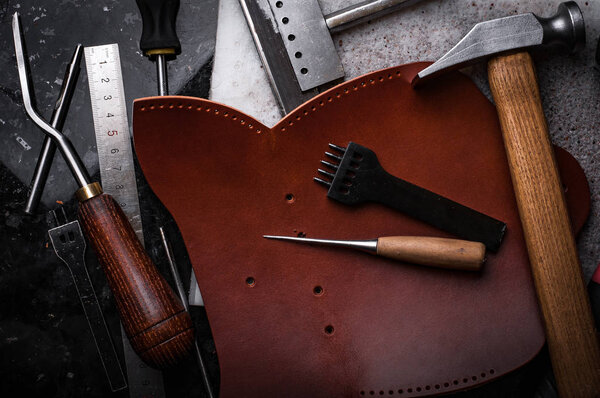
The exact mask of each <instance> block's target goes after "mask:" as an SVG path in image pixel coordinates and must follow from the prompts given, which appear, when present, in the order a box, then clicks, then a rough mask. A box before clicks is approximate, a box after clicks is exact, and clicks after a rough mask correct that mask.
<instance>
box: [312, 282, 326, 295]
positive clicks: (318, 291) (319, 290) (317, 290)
mask: <svg viewBox="0 0 600 398" xmlns="http://www.w3.org/2000/svg"><path fill="white" fill-rule="evenodd" d="M323 293H324V290H323V287H321V286H319V285H317V286H315V287H314V288H313V294H314V295H315V296H322V295H323Z"/></svg>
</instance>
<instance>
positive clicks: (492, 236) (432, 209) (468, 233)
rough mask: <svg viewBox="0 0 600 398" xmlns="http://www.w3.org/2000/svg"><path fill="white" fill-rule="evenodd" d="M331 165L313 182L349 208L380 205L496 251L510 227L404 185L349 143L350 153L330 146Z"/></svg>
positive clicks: (363, 150)
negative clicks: (360, 205) (371, 203)
mask: <svg viewBox="0 0 600 398" xmlns="http://www.w3.org/2000/svg"><path fill="white" fill-rule="evenodd" d="M329 147H330V149H331V150H332V151H333V152H335V153H332V152H325V155H326V156H327V158H329V159H331V161H333V162H334V163H332V162H331V161H329V162H328V161H325V160H322V161H321V164H322V165H324V166H325V167H326V168H328V169H329V170H325V169H318V172H319V174H320V175H321V176H322V177H323V178H318V177H315V178H314V180H315V181H316V182H318V183H320V184H323V185H325V186H327V187H328V188H329V191H328V192H327V196H328V197H329V198H331V199H335V200H337V201H339V202H342V203H344V204H347V205H355V204H360V203H364V202H377V203H381V204H383V205H386V206H388V207H391V208H393V209H396V210H398V211H400V212H402V213H405V214H407V215H409V216H411V217H413V218H416V219H418V220H420V221H423V222H425V223H427V224H429V225H432V226H434V227H436V228H439V229H441V230H443V231H445V232H448V233H450V234H453V235H456V236H458V237H459V238H462V239H466V240H471V241H476V242H481V243H483V244H484V245H485V246H486V248H487V249H488V250H491V251H493V252H496V251H497V250H498V248H499V247H500V244H501V243H502V238H503V236H504V232H505V231H506V224H505V223H503V222H502V221H499V220H496V219H494V218H492V217H490V216H487V215H485V214H483V213H480V212H478V211H476V210H473V209H471V208H468V207H466V206H463V205H461V204H460V203H457V202H454V201H452V200H450V199H448V198H445V197H443V196H440V195H438V194H436V193H434V192H431V191H428V190H427V189H424V188H421V187H419V186H417V185H414V184H411V183H410V182H408V181H404V180H401V179H400V178H397V177H394V176H393V175H391V174H389V173H388V172H386V171H385V170H384V169H383V167H381V164H380V163H379V160H378V159H377V156H376V155H375V153H374V152H373V151H372V150H370V149H369V148H366V147H364V146H361V145H358V144H356V143H353V142H350V143H349V144H348V147H347V148H343V147H340V146H337V145H334V144H329Z"/></svg>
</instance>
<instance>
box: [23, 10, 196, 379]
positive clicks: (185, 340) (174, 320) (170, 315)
mask: <svg viewBox="0 0 600 398" xmlns="http://www.w3.org/2000/svg"><path fill="white" fill-rule="evenodd" d="M12 29H13V36H14V43H15V55H16V58H17V67H18V70H19V80H20V83H21V91H22V94H23V105H24V107H25V110H26V111H27V114H28V115H29V117H30V118H31V119H32V120H33V122H34V123H35V124H36V125H37V126H38V127H40V128H41V129H42V130H43V131H44V133H46V134H47V135H48V136H49V137H50V138H51V139H52V140H53V142H54V143H55V144H56V146H57V147H58V148H59V150H60V151H61V154H62V155H63V158H64V159H65V161H66V163H67V165H68V166H69V168H70V170H71V172H72V174H73V177H74V178H75V180H76V181H77V183H78V185H79V186H80V188H79V189H78V190H77V192H76V196H77V198H78V199H79V202H80V206H79V221H80V223H81V225H82V226H83V229H84V231H85V232H86V235H87V238H88V239H89V241H90V243H91V244H92V246H93V247H94V251H95V252H96V255H97V256H98V259H99V261H100V264H101V265H102V268H103V270H104V272H105V274H106V278H107V280H108V284H109V286H110V288H111V290H112V292H113V294H114V296H115V301H116V302H117V308H118V310H119V316H120V318H121V321H122V322H123V326H124V328H125V332H126V333H127V336H128V337H129V340H130V342H131V346H132V347H133V349H134V350H135V351H136V353H137V354H138V355H139V356H140V358H142V359H143V360H144V361H145V362H146V363H147V364H148V365H150V366H153V367H157V368H162V367H166V366H171V365H174V364H176V363H177V362H179V361H180V360H181V359H182V358H183V357H185V356H187V355H188V353H189V352H190V351H191V348H192V346H193V344H194V338H193V329H192V321H191V318H190V316H189V314H188V313H187V312H186V311H185V309H184V307H183V304H182V303H181V302H180V301H179V299H178V298H177V296H176V295H175V293H174V292H173V290H172V289H171V287H170V286H169V285H168V284H167V282H166V281H165V279H164V278H163V277H162V275H161V274H160V273H159V272H158V270H157V269H156V267H155V265H154V264H153V263H152V261H151V260H150V258H149V257H148V255H147V254H146V252H145V251H144V248H143V247H142V244H141V243H140V241H139V240H138V239H137V236H136V235H135V232H134V231H133V228H132V227H131V224H129V221H128V220H127V218H126V217H125V215H124V214H123V211H122V210H121V208H120V207H119V205H118V204H117V203H116V202H115V200H114V199H113V198H112V197H111V196H109V195H107V194H104V193H103V192H102V187H101V186H100V184H99V183H97V182H92V181H91V179H90V176H89V174H88V173H87V170H86V169H85V166H84V165H83V162H82V161H81V158H80V157H79V155H78V154H77V152H76V151H75V149H74V148H73V144H72V143H71V141H70V140H69V139H68V138H67V137H66V136H64V135H63V134H62V133H61V132H59V131H57V130H56V129H55V128H53V127H52V126H50V125H49V124H48V123H47V122H46V121H45V120H44V119H43V118H42V117H41V116H40V115H39V114H38V113H37V112H36V110H35V108H34V107H33V103H32V91H33V90H32V87H31V85H30V82H29V79H28V73H27V62H26V61H25V60H26V58H25V54H24V50H23V37H22V32H21V23H20V20H19V15H18V13H15V14H14V16H13V24H12Z"/></svg>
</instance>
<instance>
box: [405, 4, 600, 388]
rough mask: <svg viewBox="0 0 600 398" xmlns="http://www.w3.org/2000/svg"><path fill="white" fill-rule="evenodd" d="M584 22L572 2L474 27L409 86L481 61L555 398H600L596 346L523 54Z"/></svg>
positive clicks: (569, 35) (578, 31)
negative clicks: (495, 112)
mask: <svg viewBox="0 0 600 398" xmlns="http://www.w3.org/2000/svg"><path fill="white" fill-rule="evenodd" d="M585 36H586V35H585V24H584V21H583V15H582V13H581V10H580V9H579V6H577V3H575V2H574V1H568V2H565V3H561V4H560V5H559V6H558V10H557V12H556V14H555V15H553V16H551V17H549V18H542V17H538V16H536V15H534V14H532V13H526V14H520V15H511V16H509V17H505V18H498V19H495V20H491V21H485V22H481V23H479V24H477V25H475V27H473V29H471V31H470V32H469V33H468V34H467V35H466V36H465V37H464V38H463V39H462V40H461V41H460V42H459V43H458V44H456V46H454V47H453V48H452V49H451V50H450V51H449V52H448V53H446V54H445V55H444V56H443V57H441V58H440V59H439V60H438V61H437V62H435V63H434V64H432V65H430V66H429V67H427V68H425V69H424V70H422V71H420V72H419V73H418V76H417V77H416V78H415V79H414V80H413V85H414V86H418V85H419V84H421V83H422V82H424V81H426V80H428V79H431V78H433V77H434V76H436V75H439V74H441V73H444V72H445V71H448V70H452V69H457V68H462V67H464V66H467V65H470V64H473V63H475V62H478V61H480V60H483V59H490V61H489V63H488V77H489V82H490V88H491V91H492V94H493V96H494V100H495V102H496V107H497V108H498V116H499V118H500V125H501V127H502V135H503V138H504V146H505V148H506V154H507V157H508V164H509V167H510V173H511V177H512V182H513V186H514V189H515V196H516V199H517V204H518V208H519V215H520V218H521V223H522V225H523V232H524V235H525V242H526V244H527V251H528V253H529V260H530V263H531V270H532V273H533V279H534V282H535V288H536V291H537V296H538V300H539V303H540V307H541V310H542V315H543V318H544V325H545V329H546V337H547V340H548V347H549V349H550V357H551V359H552V367H553V369H554V374H555V376H556V381H557V387H558V390H559V392H560V395H561V397H598V396H600V347H599V344H598V339H597V335H596V330H595V329H594V324H593V320H592V313H591V309H590V303H589V299H588V297H587V294H586V291H585V286H584V283H583V278H582V272H581V267H580V264H579V259H578V257H577V247H576V245H575V238H574V236H573V231H572V228H571V223H570V220H569V215H568V213H567V208H566V204H565V197H564V193H563V190H562V184H561V181H560V177H559V174H558V170H557V166H556V160H555V159H554V151H553V149H552V145H551V142H550V137H549V135H548V127H547V125H546V119H545V118H544V112H543V110H542V103H541V100H540V94H539V89H538V85H537V80H536V75H535V68H534V66H533V61H532V59H531V57H530V56H529V54H528V53H526V52H524V51H525V49H528V48H534V47H542V46H546V45H552V46H553V47H554V48H562V49H563V50H567V51H571V52H573V51H576V50H577V49H579V48H582V47H583V46H584V44H585Z"/></svg>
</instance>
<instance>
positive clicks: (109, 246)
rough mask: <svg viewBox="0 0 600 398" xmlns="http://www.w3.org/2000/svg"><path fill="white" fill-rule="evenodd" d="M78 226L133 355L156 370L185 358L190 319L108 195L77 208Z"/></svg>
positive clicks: (190, 340)
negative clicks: (101, 273)
mask: <svg viewBox="0 0 600 398" xmlns="http://www.w3.org/2000/svg"><path fill="white" fill-rule="evenodd" d="M79 222H80V223H81V225H82V226H83V228H84V230H85V232H86V235H87V238H88V240H89V241H90V243H91V244H92V246H93V248H94V251H95V252H96V255H97V256H98V260H99V262H100V265H101V266H102V268H103V270H104V273H105V274H106V279H107V280H108V284H109V286H110V288H111V290H112V292H113V295H114V297H115V301H116V303H117V309H118V311H119V315H120V318H121V321H122V322H123V327H124V329H125V332H126V333H127V337H129V341H130V342H131V346H132V347H133V349H134V351H135V352H136V353H137V354H138V355H139V356H140V358H141V359H142V360H144V362H146V363H147V364H148V365H150V366H152V367H155V368H164V367H168V366H171V365H174V364H176V363H177V362H179V361H180V360H181V359H183V358H184V357H186V356H187V355H188V353H189V352H191V348H192V346H193V344H194V333H193V329H192V321H191V318H190V315H189V314H188V313H187V312H186V311H185V309H184V307H183V304H182V303H181V301H179V299H178V298H177V296H176V295H175V293H174V292H173V290H172V289H171V287H170V286H169V285H168V284H167V282H166V281H165V279H164V278H163V277H162V275H161V274H160V273H159V272H158V270H157V269H156V266H155V265H154V264H153V263H152V260H150V258H149V257H148V255H147V254H146V251H145V250H144V248H143V247H142V244H141V242H140V241H139V240H138V238H137V236H136V235H135V232H134V231H133V228H132V227H131V224H130V223H129V221H128V220H127V217H126V216H125V214H124V213H123V211H122V210H121V208H120V207H119V205H118V204H117V203H116V202H115V200H114V199H113V198H112V197H111V196H110V195H107V194H101V195H99V196H95V197H93V198H91V199H88V200H86V201H84V202H82V203H81V204H80V205H79Z"/></svg>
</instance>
